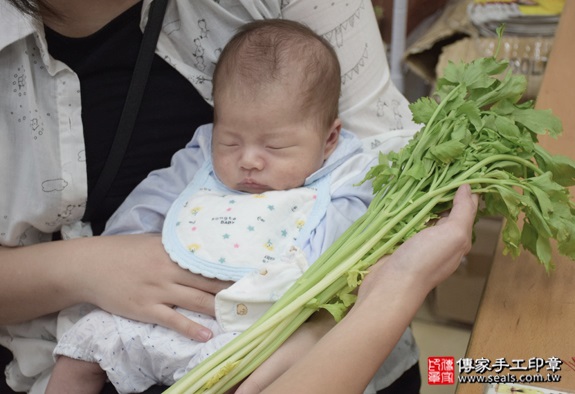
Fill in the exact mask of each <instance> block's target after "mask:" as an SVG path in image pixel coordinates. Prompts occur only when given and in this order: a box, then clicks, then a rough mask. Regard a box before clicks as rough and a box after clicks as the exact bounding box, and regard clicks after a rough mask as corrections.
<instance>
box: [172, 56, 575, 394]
mask: <svg viewBox="0 0 575 394" xmlns="http://www.w3.org/2000/svg"><path fill="white" fill-rule="evenodd" d="M525 89H526V81H525V78H524V77H523V76H521V75H513V74H511V72H510V71H509V68H508V64H507V62H506V61H498V60H496V59H495V58H481V59H477V60H475V61H473V62H471V63H459V64H454V63H451V64H449V65H448V66H447V67H446V68H445V72H444V76H443V77H442V78H440V79H439V80H438V82H437V88H436V92H435V95H434V98H422V99H420V100H418V101H417V102H415V103H413V104H412V105H411V111H412V113H413V118H414V120H415V121H416V122H418V123H421V124H423V127H422V129H421V130H420V131H419V132H418V133H417V134H416V135H415V137H414V138H413V139H412V140H411V142H410V143H409V144H408V145H407V146H405V147H404V148H403V149H402V150H401V151H399V152H392V153H389V154H387V155H383V154H382V155H380V160H379V165H377V166H375V167H373V168H372V169H371V170H370V172H369V173H368V174H367V176H366V180H368V181H371V182H372V183H373V188H374V199H373V202H372V203H371V204H370V206H369V208H368V210H367V212H366V213H365V214H364V215H363V216H362V217H361V218H360V219H359V220H357V221H356V222H355V223H354V224H353V225H352V227H350V228H349V229H348V230H347V231H346V232H345V233H344V234H343V235H342V236H341V237H340V238H339V239H338V240H337V241H336V242H335V243H334V244H333V245H332V246H331V247H330V248H329V249H328V250H327V251H326V252H325V253H324V254H323V255H322V256H321V257H320V258H319V259H318V260H317V261H316V262H315V263H314V264H313V265H312V266H311V267H310V268H309V269H308V270H307V271H306V272H305V274H304V275H303V276H302V277H301V278H300V279H299V280H298V281H297V282H296V283H295V284H294V285H293V286H292V287H291V288H290V289H289V290H288V292H286V294H285V295H284V296H283V297H282V298H281V299H280V300H278V301H277V302H276V303H275V304H274V306H273V307H272V308H271V309H270V310H269V311H268V312H267V313H266V314H265V315H264V316H263V317H262V318H261V319H260V320H258V322H257V323H256V324H255V325H253V326H252V327H250V329H248V330H247V331H246V332H244V333H243V334H241V335H240V336H239V337H238V338H237V339H235V340H234V341H232V342H231V343H229V344H228V345H227V346H225V347H223V348H222V349H220V350H219V351H218V352H216V353H215V354H214V355H213V356H212V357H210V358H208V359H207V360H205V361H204V362H203V363H202V364H200V365H199V366H197V367H196V368H195V369H193V370H192V371H190V372H189V373H188V374H187V375H186V376H185V377H183V378H182V379H181V380H180V381H178V382H176V384H174V385H173V386H172V387H171V388H170V389H169V390H168V391H167V392H168V393H203V392H209V393H223V392H225V391H226V390H228V389H229V388H231V387H233V386H234V385H235V384H237V383H238V382H239V381H241V380H242V379H243V378H245V377H246V376H247V375H249V374H250V373H251V372H252V371H253V370H254V369H255V368H257V366H258V365H260V364H261V362H263V361H264V360H265V359H266V358H267V357H268V356H269V355H270V354H271V353H273V352H274V351H275V350H276V349H277V348H278V347H279V346H280V345H281V343H283V341H285V339H287V338H288V337H289V335H291V333H293V331H295V330H296V329H297V328H298V327H299V326H300V325H301V324H302V323H303V322H305V320H306V319H307V318H308V317H309V316H310V315H311V314H313V313H314V312H315V311H316V310H317V309H319V308H326V309H328V310H329V311H330V312H331V313H332V314H333V315H334V316H335V317H336V319H340V318H341V317H342V316H343V315H344V314H345V312H346V311H347V309H348V308H349V307H350V306H351V305H352V304H353V302H354V300H355V296H354V295H353V294H352V292H353V290H354V289H355V287H357V286H358V284H359V283H360V282H361V279H362V277H363V275H364V273H365V272H366V270H367V269H368V268H369V267H370V266H371V265H373V264H374V263H375V262H377V261H378V260H379V259H380V258H381V257H382V256H384V255H386V254H390V253H392V252H393V251H394V250H395V249H396V248H397V247H398V246H399V245H401V244H402V243H403V242H404V241H405V240H407V239H408V238H409V237H411V236H412V235H414V234H415V233H417V232H418V231H420V230H421V229H423V228H424V227H425V226H427V225H429V221H431V220H434V219H436V218H438V217H439V216H440V214H441V213H442V212H444V211H446V210H448V209H449V208H450V206H451V203H452V200H453V197H454V194H455V192H456V190H457V188H458V187H459V186H461V185H463V184H469V185H471V188H472V190H473V192H474V193H477V194H480V195H481V196H482V199H483V202H484V207H483V208H482V209H481V210H480V211H479V212H478V216H482V215H498V216H503V217H504V218H505V219H506V220H505V224H504V228H503V232H502V239H503V241H504V243H505V251H504V253H510V254H511V255H513V256H517V255H518V254H519V253H520V248H521V247H523V248H525V249H526V250H528V251H529V252H531V253H532V254H533V255H535V256H536V257H537V259H538V260H539V261H540V262H541V264H542V266H543V267H544V269H546V270H547V271H548V272H551V271H552V269H553V262H552V261H551V241H550V240H551V239H554V240H555V241H556V244H557V249H558V251H559V252H560V253H561V254H563V255H566V256H568V257H569V258H571V259H574V260H575V204H574V202H573V200H572V197H571V196H570V194H569V190H568V189H567V187H568V186H571V185H574V184H575V162H574V161H573V160H571V159H569V158H566V157H562V156H553V155H551V154H549V153H548V152H546V151H545V150H544V149H543V148H542V147H541V146H539V145H538V144H537V138H538V136H539V135H541V134H546V133H547V134H550V135H551V136H553V137H556V136H558V135H559V134H560V132H561V122H560V121H559V120H558V119H557V118H556V117H554V116H553V115H552V114H551V112H550V111H545V110H537V109H534V108H533V103H532V102H520V99H521V97H522V95H523V93H524V91H525ZM519 221H522V223H519Z"/></svg>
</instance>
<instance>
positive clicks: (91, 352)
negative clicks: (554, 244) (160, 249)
mask: <svg viewBox="0 0 575 394" xmlns="http://www.w3.org/2000/svg"><path fill="white" fill-rule="evenodd" d="M211 131H212V125H205V126H202V127H200V128H199V129H198V130H197V131H196V133H195V134H194V138H193V139H192V141H191V142H190V144H188V146H187V147H186V148H185V149H184V150H182V151H180V152H179V153H177V154H176V155H175V156H174V158H173V161H172V165H171V166H170V167H169V168H166V169H163V170H159V171H156V172H153V173H152V174H150V176H149V177H148V178H147V179H146V180H145V181H144V182H142V184H140V185H139V186H138V187H137V188H136V189H135V190H134V192H133V193H132V194H131V195H130V196H129V197H128V199H127V200H126V202H125V203H124V204H123V205H122V206H121V207H120V209H119V210H118V212H116V213H115V214H114V216H113V217H112V218H111V219H110V222H109V223H108V227H107V228H106V233H105V234H115V233H144V232H159V230H160V229H162V227H163V230H162V240H163V243H164V246H165V248H166V251H167V252H168V254H169V255H170V257H171V258H172V259H173V260H174V261H176V262H177V263H178V264H179V265H180V266H182V267H184V268H186V269H189V270H190V271H192V272H195V273H199V274H202V275H204V276H207V277H215V278H218V279H223V280H232V281H234V282H235V283H234V284H233V285H232V286H230V287H229V288H228V289H226V290H223V291H221V292H220V293H218V294H217V296H216V319H214V318H213V317H211V316H207V315H203V314H199V313H196V312H191V311H187V310H183V309H180V308H178V309H177V310H178V311H179V312H180V313H182V314H184V315H185V316H187V317H189V318H190V319H192V320H194V321H197V322H198V323H200V324H202V325H204V326H206V327H208V328H209V329H211V330H212V331H213V333H214V336H213V338H212V339H211V340H210V341H208V342H206V343H201V342H196V341H192V340H189V339H187V338H185V337H183V336H181V335H179V334H177V333H175V332H173V331H171V330H168V329H165V328H163V327H160V326H157V325H152V324H145V323H140V322H135V321H132V320H129V319H125V318H122V317H118V316H114V315H111V314H108V313H107V312H104V311H101V310H94V311H92V312H90V313H88V314H87V315H86V316H84V317H83V318H82V319H81V320H80V321H79V322H78V323H76V324H74V325H73V326H72V327H71V328H70V329H69V330H68V331H66V332H65V333H64V334H63V336H62V338H61V339H60V341H59V343H58V346H57V347H56V350H55V354H57V355H66V356H69V357H72V358H77V359H81V360H85V361H90V362H98V363H99V364H100V366H101V367H102V368H103V369H104V370H105V371H106V373H107V375H108V378H109V379H110V381H111V382H112V383H113V384H114V386H115V387H116V389H117V390H118V391H119V392H141V391H144V390H146V389H147V388H148V387H150V386H151V385H154V384H164V385H171V384H173V383H174V382H175V381H176V380H177V379H179V378H180V377H181V376H183V375H184V374H185V373H186V372H187V371H189V370H190V369H191V368H193V367H194V366H195V365H197V364H198V363H199V362H201V361H202V360H203V359H205V358H206V357H207V356H209V355H210V354H212V353H213V352H215V351H216V350H217V349H219V348H220V347H221V346H223V345H224V344H225V343H227V342H229V341H230V340H231V339H233V338H234V337H235V336H236V335H238V333H239V332H241V331H243V330H245V329H246V328H247V327H249V326H250V325H251V324H252V323H253V322H254V321H255V320H257V318H258V317H259V316H261V315H262V314H263V313H264V312H265V311H266V310H267V309H268V308H269V306H270V305H271V304H272V303H273V302H274V301H275V300H277V299H278V298H279V297H280V296H281V295H282V294H283V292H284V291H285V290H287V288H289V286H291V284H292V283H293V282H294V281H295V280H296V279H297V278H298V277H299V276H300V275H301V274H302V273H303V272H304V271H305V269H306V268H307V267H308V265H309V264H311V263H313V261H315V260H316V259H317V257H318V256H319V255H320V254H321V253H323V251H324V250H325V249H327V247H329V245H331V243H332V242H333V241H334V240H335V239H337V237H339V235H341V233H343V231H345V229H346V228H347V227H348V226H349V225H350V224H351V223H353V221H355V220H356V219H357V218H358V217H359V216H360V215H361V214H363V213H364V212H365V210H366V209H367V206H368V205H369V202H370V201H371V196H372V191H371V185H370V184H369V183H365V184H362V185H360V186H358V185H357V184H358V183H359V182H360V181H361V180H362V179H363V177H364V175H365V173H366V172H367V170H368V169H369V168H370V167H371V166H372V165H374V164H375V160H376V159H375V158H374V156H373V155H371V154H369V155H368V154H364V153H362V151H361V142H360V141H359V140H358V139H357V138H356V137H355V136H353V134H351V133H349V132H347V131H345V130H342V133H341V136H340V140H339V143H338V146H337V148H336V150H335V151H334V152H333V153H332V155H331V156H330V157H329V158H328V160H327V161H326V162H325V163H324V165H323V167H322V168H321V169H320V170H318V171H317V172H316V173H314V174H312V175H311V176H310V177H309V178H308V179H307V180H306V182H305V184H304V185H303V186H302V187H299V188H296V189H293V190H288V191H270V192H266V193H262V194H247V193H242V192H237V191H233V190H230V189H228V188H227V187H225V186H224V185H223V184H222V183H221V182H220V181H219V180H218V179H217V177H216V176H215V174H214V172H213V167H212V162H211V155H210V151H211V148H210V143H211ZM71 320H74V319H71Z"/></svg>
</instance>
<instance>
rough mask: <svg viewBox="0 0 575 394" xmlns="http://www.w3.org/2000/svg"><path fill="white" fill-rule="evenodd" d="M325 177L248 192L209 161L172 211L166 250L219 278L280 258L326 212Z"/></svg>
mask: <svg viewBox="0 0 575 394" xmlns="http://www.w3.org/2000/svg"><path fill="white" fill-rule="evenodd" d="M202 172H208V175H207V176H205V174H202ZM325 178H326V177H324V178H321V179H319V180H318V181H316V182H313V183H312V184H311V185H309V186H302V187H299V188H296V189H291V190H286V191H269V192H265V193H262V194H247V193H242V192H234V191H231V190H229V189H227V188H226V187H225V186H224V185H222V184H221V183H220V182H219V181H218V180H217V179H215V177H214V176H213V171H212V169H211V166H206V168H203V169H202V170H200V171H199V172H198V175H197V176H196V178H194V181H193V182H192V184H191V185H190V186H188V188H186V190H185V191H184V192H183V193H182V194H181V195H180V196H179V197H178V199H177V200H176V201H175V202H174V204H173V205H172V207H171V208H170V210H169V211H168V214H167V217H166V221H165V223H164V231H163V242H164V246H165V248H166V251H167V252H168V253H169V255H170V257H171V258H172V260H174V261H175V262H177V263H178V264H179V265H180V266H182V267H183V268H186V269H189V270H190V271H192V272H194V273H198V274H201V275H204V276H207V277H214V278H218V279H221V280H234V281H235V280H238V279H239V278H241V277H242V276H244V275H245V274H247V273H248V272H252V271H254V270H259V269H260V268H261V267H262V266H263V265H266V264H273V263H274V262H279V261H280V260H281V258H282V256H285V255H287V254H288V253H289V251H290V248H292V247H294V246H296V247H301V244H300V240H301V242H303V241H305V240H307V239H308V238H309V235H310V234H311V231H313V229H315V228H316V226H317V225H318V224H319V222H320V220H321V218H322V217H323V216H324V215H325V212H326V209H327V205H328V204H329V187H328V185H327V180H326V179H325ZM196 179H198V180H196Z"/></svg>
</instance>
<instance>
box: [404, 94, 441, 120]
mask: <svg viewBox="0 0 575 394" xmlns="http://www.w3.org/2000/svg"><path fill="white" fill-rule="evenodd" d="M437 107H438V104H437V102H436V101H435V100H433V99H431V98H429V97H422V98H420V99H419V100H417V101H416V102H414V103H412V104H410V105H409V108H410V109H411V112H412V114H413V121H414V122H415V123H423V124H427V123H429V120H430V119H431V117H432V116H433V114H434V112H435V110H436V109H437Z"/></svg>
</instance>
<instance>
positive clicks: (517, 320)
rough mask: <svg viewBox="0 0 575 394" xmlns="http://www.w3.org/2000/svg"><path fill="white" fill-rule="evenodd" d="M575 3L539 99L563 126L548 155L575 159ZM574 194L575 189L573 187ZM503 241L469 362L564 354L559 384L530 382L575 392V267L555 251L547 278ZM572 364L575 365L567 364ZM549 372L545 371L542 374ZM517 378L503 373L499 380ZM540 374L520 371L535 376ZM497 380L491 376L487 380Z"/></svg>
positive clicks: (470, 391)
mask: <svg viewBox="0 0 575 394" xmlns="http://www.w3.org/2000/svg"><path fill="white" fill-rule="evenodd" d="M574 69H575V1H573V0H567V1H566V3H565V8H564V10H563V13H562V16H561V20H560V23H559V26H558V29H557V32H556V36H555V40H554V44H553V48H552V52H551V56H550V59H549V63H548V65H547V68H546V71H545V75H544V77H543V82H542V85H541V88H540V91H539V95H538V98H537V107H538V108H541V109H547V108H551V109H552V111H553V113H554V114H556V115H557V116H559V118H561V120H562V121H563V127H564V132H563V135H562V136H561V137H560V138H559V139H556V140H554V139H552V138H550V137H549V138H547V137H544V138H541V139H540V143H541V145H542V146H544V147H545V148H547V149H548V150H549V151H550V152H553V153H555V154H561V155H565V156H569V157H571V158H575V71H574ZM571 193H572V194H573V195H575V187H572V188H571ZM502 249H503V245H502V242H501V241H500V243H499V245H498V248H497V254H496V257H495V259H494V262H493V266H492V268H491V272H490V274H489V278H488V280H487V283H486V287H485V290H484V293H483V298H482V301H481V305H480V307H479V311H478V314H477V318H476V322H475V324H474V327H473V331H472V333H471V338H470V342H469V346H468V349H467V352H466V358H470V359H473V360H476V359H481V358H486V359H489V360H491V362H494V361H495V360H497V359H500V358H504V359H505V360H506V361H507V362H508V363H509V364H512V362H511V361H512V360H525V363H524V364H523V365H524V366H527V360H529V359H530V358H533V357H535V358H537V357H539V358H542V359H545V360H547V359H548V358H549V357H558V358H559V359H561V360H562V361H563V362H564V363H563V364H562V365H561V371H559V372H558V373H557V374H558V375H560V376H561V381H560V382H557V383H532V384H533V385H534V386H539V387H545V388H554V389H557V390H565V391H570V392H573V393H575V359H573V357H575V262H572V261H571V260H569V259H567V258H565V257H563V256H560V255H559V254H557V253H556V252H554V254H553V259H554V261H555V263H556V267H557V268H556V270H555V271H554V272H553V273H552V274H551V275H549V276H548V275H547V274H546V273H545V270H544V269H543V268H542V267H541V266H540V265H539V264H538V262H537V261H536V259H535V258H533V257H532V256H531V255H530V254H529V253H527V252H523V253H522V254H521V255H520V256H519V258H517V259H516V260H513V259H512V258H510V257H508V256H503V254H502ZM568 363H569V364H570V365H568ZM456 369H457V367H456ZM547 372H548V371H546V370H545V369H543V370H542V371H540V373H542V375H545V376H546V374H547ZM508 373H511V372H510V371H509V370H503V371H502V372H501V373H500V374H499V376H502V375H507V374H508ZM534 373H535V371H534V370H531V371H525V372H519V373H514V375H517V376H518V375H519V374H530V375H533V374H534ZM488 375H497V374H495V373H493V372H487V373H485V374H483V376H488ZM484 388H485V387H484V385H481V384H477V383H467V384H459V385H458V386H457V391H456V392H457V394H476V393H477V394H479V393H483V390H484Z"/></svg>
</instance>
